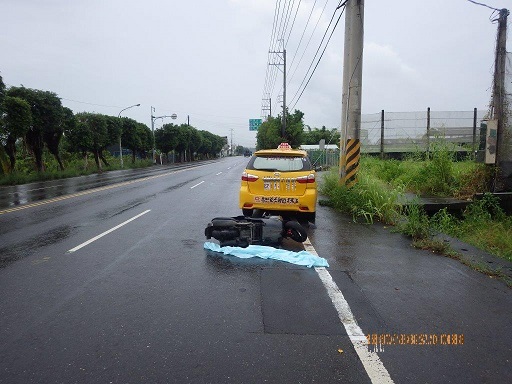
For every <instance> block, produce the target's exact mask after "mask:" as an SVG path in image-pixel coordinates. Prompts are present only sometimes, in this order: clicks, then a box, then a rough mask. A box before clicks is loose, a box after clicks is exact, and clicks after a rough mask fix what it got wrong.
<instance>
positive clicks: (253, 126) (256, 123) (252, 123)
mask: <svg viewBox="0 0 512 384" xmlns="http://www.w3.org/2000/svg"><path fill="white" fill-rule="evenodd" d="M260 125H261V119H249V131H257V130H258V128H259V127H260Z"/></svg>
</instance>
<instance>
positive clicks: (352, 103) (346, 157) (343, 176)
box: [339, 0, 364, 187]
mask: <svg viewBox="0 0 512 384" xmlns="http://www.w3.org/2000/svg"><path fill="white" fill-rule="evenodd" d="M363 35H364V0H348V1H347V4H346V9H345V48H344V61H343V95H342V112H341V140H340V180H339V182H340V184H342V185H346V186H347V187H351V186H352V185H354V184H355V183H356V182H357V171H358V170H359V159H360V157H361V143H360V136H361V91H362V80H363Z"/></svg>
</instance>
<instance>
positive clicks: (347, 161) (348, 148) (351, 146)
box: [340, 139, 361, 188]
mask: <svg viewBox="0 0 512 384" xmlns="http://www.w3.org/2000/svg"><path fill="white" fill-rule="evenodd" d="M360 158H361V142H360V140H359V139H348V140H347V142H346V145H345V148H344V149H343V152H342V154H341V156H340V185H346V186H347V188H350V187H352V186H354V184H356V183H357V172H358V171H359V160H360Z"/></svg>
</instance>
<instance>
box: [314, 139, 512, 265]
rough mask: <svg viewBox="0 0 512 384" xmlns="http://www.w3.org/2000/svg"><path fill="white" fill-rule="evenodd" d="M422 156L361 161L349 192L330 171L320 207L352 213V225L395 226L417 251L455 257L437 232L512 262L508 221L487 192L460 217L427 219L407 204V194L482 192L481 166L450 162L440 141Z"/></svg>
mask: <svg viewBox="0 0 512 384" xmlns="http://www.w3.org/2000/svg"><path fill="white" fill-rule="evenodd" d="M423 157H424V156H418V154H415V155H414V156H411V157H409V158H407V159H405V160H403V161H397V160H380V159H377V158H372V157H362V158H361V164H360V171H359V173H358V183H357V184H356V185H355V186H354V187H352V188H346V187H344V186H340V185H339V184H338V179H339V176H338V170H332V171H331V172H330V173H328V174H326V176H325V178H324V181H323V185H322V192H323V194H325V195H327V196H328V197H329V200H328V201H327V202H321V203H323V204H328V205H331V206H333V207H335V208H337V209H339V210H341V211H343V212H346V213H349V214H351V215H352V216H353V218H354V220H356V221H361V220H362V221H363V222H366V223H372V222H373V220H379V221H381V222H383V223H386V224H393V225H395V226H396V228H397V230H398V231H400V232H402V233H404V234H406V235H408V236H410V237H411V238H412V239H413V245H414V246H416V247H418V248H422V249H430V250H432V251H434V252H437V253H441V254H444V255H447V256H449V257H453V258H456V259H459V256H458V255H457V254H456V253H455V252H453V250H451V249H450V247H449V245H448V244H447V243H445V242H442V241H439V240H436V239H435V237H434V235H435V234H436V233H439V232H441V233H445V234H447V235H449V236H452V237H456V238H459V239H460V240H462V241H464V242H467V243H469V244H472V245H474V246H476V247H478V248H480V249H483V250H485V251H488V252H490V253H492V254H494V255H496V256H499V257H502V258H504V259H506V260H509V261H512V218H511V217H510V216H507V215H506V214H505V213H504V212H503V210H502V209H501V208H500V206H499V202H498V200H497V198H496V197H494V196H493V195H491V194H485V195H484V197H483V198H482V199H480V200H475V201H473V202H472V203H470V204H469V205H468V207H467V209H466V210H465V211H464V212H463V214H462V216H461V217H456V216H454V215H451V214H449V213H448V212H447V211H446V210H441V211H439V212H438V213H436V214H435V215H433V216H432V217H429V216H428V215H427V214H426V213H425V211H424V210H423V208H422V207H421V205H420V204H419V201H414V200H413V201H412V202H411V201H408V202H407V204H405V203H406V201H407V199H406V198H405V193H407V192H412V193H415V194H418V195H429V196H447V197H459V198H469V197H473V195H474V194H475V193H477V192H485V190H486V185H487V178H488V174H487V170H486V168H485V165H483V164H479V163H475V162H474V161H472V160H465V161H459V162H456V161H454V160H455V159H454V154H453V152H450V147H449V146H447V145H442V144H439V143H438V144H436V145H434V146H433V147H431V151H430V154H429V156H428V158H423ZM476 269H478V268H476ZM480 269H482V268H480Z"/></svg>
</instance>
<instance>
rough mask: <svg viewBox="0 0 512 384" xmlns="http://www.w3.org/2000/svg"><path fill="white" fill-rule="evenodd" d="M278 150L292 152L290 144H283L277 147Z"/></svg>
mask: <svg viewBox="0 0 512 384" xmlns="http://www.w3.org/2000/svg"><path fill="white" fill-rule="evenodd" d="M277 149H283V150H290V149H292V147H291V145H290V144H288V143H281V144H279V145H278V146H277Z"/></svg>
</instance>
